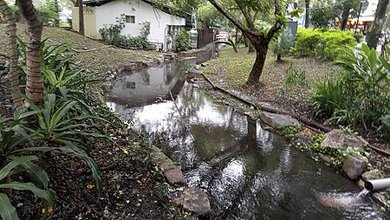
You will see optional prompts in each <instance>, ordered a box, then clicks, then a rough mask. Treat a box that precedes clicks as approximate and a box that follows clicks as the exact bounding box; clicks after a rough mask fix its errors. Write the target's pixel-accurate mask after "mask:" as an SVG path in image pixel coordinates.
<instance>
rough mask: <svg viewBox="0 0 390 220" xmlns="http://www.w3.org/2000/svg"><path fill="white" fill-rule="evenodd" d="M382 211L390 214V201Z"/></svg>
mask: <svg viewBox="0 0 390 220" xmlns="http://www.w3.org/2000/svg"><path fill="white" fill-rule="evenodd" d="M382 211H384V212H390V200H387V201H386V202H385V204H384V206H383V207H382Z"/></svg>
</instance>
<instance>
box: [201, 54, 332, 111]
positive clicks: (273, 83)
mask: <svg viewBox="0 0 390 220" xmlns="http://www.w3.org/2000/svg"><path fill="white" fill-rule="evenodd" d="M254 60H255V54H254V53H251V54H248V52H247V48H240V49H239V50H238V53H235V52H234V50H233V49H232V48H231V47H225V48H223V49H222V50H220V54H219V57H218V58H217V59H214V60H211V61H210V62H209V65H207V66H206V67H204V68H203V69H202V71H203V72H204V73H205V74H207V75H208V76H209V77H210V78H211V79H213V80H214V81H215V82H218V84H220V85H221V86H224V87H230V88H232V89H234V90H236V91H241V92H242V93H243V94H246V95H248V96H250V97H251V98H253V99H255V101H266V102H271V103H273V104H275V105H276V106H278V107H282V108H284V109H288V110H291V111H294V110H295V111H296V112H301V111H305V112H306V111H308V110H309V109H310V106H309V103H307V100H308V98H309V97H310V94H311V91H312V88H313V87H314V86H315V84H316V82H318V81H320V80H321V79H323V78H325V77H326V76H327V75H328V74H333V73H336V72H338V71H339V68H338V67H337V66H335V65H334V64H333V63H330V62H323V61H318V60H315V59H311V58H292V57H284V58H283V62H281V63H276V57H275V56H273V54H272V52H269V55H268V58H267V60H266V64H265V67H264V71H263V74H262V76H261V78H260V87H250V88H248V87H246V86H243V85H244V84H245V82H246V80H247V78H248V75H249V73H250V71H251V69H252V65H253V63H254Z"/></svg>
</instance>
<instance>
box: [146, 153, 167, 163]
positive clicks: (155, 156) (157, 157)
mask: <svg viewBox="0 0 390 220" xmlns="http://www.w3.org/2000/svg"><path fill="white" fill-rule="evenodd" d="M150 158H151V161H152V163H153V164H154V165H159V164H160V163H162V162H163V161H165V160H167V159H169V158H168V157H167V156H166V155H165V154H164V153H163V152H161V151H154V152H152V153H151V154H150Z"/></svg>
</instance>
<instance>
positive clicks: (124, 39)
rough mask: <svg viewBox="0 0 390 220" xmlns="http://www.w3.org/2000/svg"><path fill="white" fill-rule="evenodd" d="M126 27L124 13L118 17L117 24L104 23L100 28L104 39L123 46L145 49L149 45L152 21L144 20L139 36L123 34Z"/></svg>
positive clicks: (109, 42) (117, 45) (111, 43)
mask: <svg viewBox="0 0 390 220" xmlns="http://www.w3.org/2000/svg"><path fill="white" fill-rule="evenodd" d="M124 27H125V23H124V15H121V17H120V18H118V21H117V24H110V25H104V27H103V28H101V29H100V30H99V33H100V36H101V38H102V41H104V42H106V43H108V44H110V45H113V46H116V47H121V48H126V49H138V50H144V49H147V48H148V47H149V41H148V36H149V34H150V23H149V22H144V23H143V27H142V28H141V30H140V32H141V34H140V35H139V36H135V37H134V36H123V35H122V30H123V28H124Z"/></svg>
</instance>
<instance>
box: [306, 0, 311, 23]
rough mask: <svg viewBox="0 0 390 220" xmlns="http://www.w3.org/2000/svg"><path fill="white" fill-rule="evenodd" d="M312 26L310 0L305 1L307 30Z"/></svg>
mask: <svg viewBox="0 0 390 220" xmlns="http://www.w3.org/2000/svg"><path fill="white" fill-rule="evenodd" d="M309 24H310V0H305V28H308V27H309Z"/></svg>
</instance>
